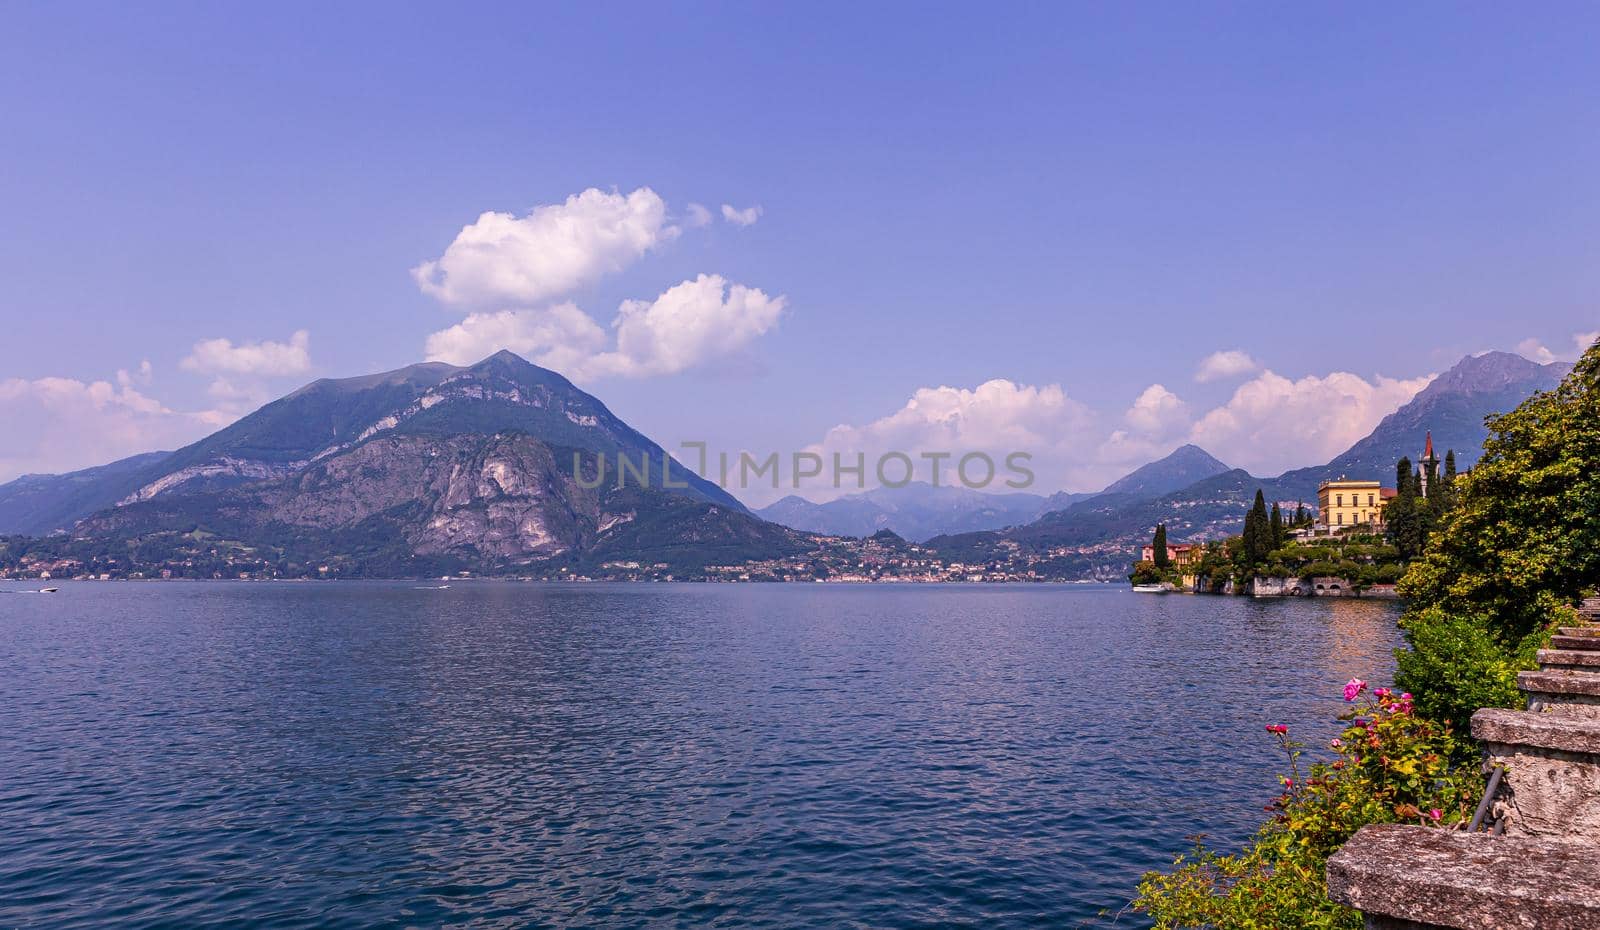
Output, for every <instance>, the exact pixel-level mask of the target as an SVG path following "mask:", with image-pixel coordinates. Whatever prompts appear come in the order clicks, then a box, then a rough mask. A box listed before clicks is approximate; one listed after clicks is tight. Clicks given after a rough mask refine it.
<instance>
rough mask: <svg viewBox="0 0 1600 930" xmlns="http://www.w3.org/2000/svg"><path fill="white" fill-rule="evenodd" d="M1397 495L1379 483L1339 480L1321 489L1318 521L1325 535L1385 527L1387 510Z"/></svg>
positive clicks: (1319, 487)
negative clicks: (1343, 530) (1384, 517)
mask: <svg viewBox="0 0 1600 930" xmlns="http://www.w3.org/2000/svg"><path fill="white" fill-rule="evenodd" d="M1392 496H1394V492H1393V491H1391V490H1389V489H1388V488H1385V487H1383V486H1382V485H1381V484H1380V483H1378V482H1376V481H1353V480H1351V479H1349V478H1338V479H1335V480H1333V481H1324V482H1322V484H1320V485H1318V486H1317V513H1318V516H1317V522H1318V523H1321V524H1322V526H1321V527H1320V529H1322V531H1323V532H1335V533H1336V532H1338V531H1339V530H1341V529H1344V528H1346V527H1352V526H1371V527H1378V526H1382V525H1383V508H1384V505H1385V504H1387V503H1389V498H1390V497H1392Z"/></svg>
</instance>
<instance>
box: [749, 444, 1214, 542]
mask: <svg viewBox="0 0 1600 930" xmlns="http://www.w3.org/2000/svg"><path fill="white" fill-rule="evenodd" d="M1227 470H1228V466H1226V465H1224V464H1222V463H1221V462H1219V461H1217V460H1216V459H1214V458H1212V457H1211V455H1210V454H1208V453H1207V452H1206V451H1205V450H1204V449H1201V448H1200V447H1199V446H1192V445H1189V446H1183V447H1182V448H1179V449H1177V450H1176V451H1174V452H1173V453H1172V454H1170V455H1168V456H1166V457H1165V458H1162V459H1160V460H1159V461H1155V462H1151V463H1149V464H1148V465H1144V466H1141V467H1140V468H1138V469H1136V470H1135V471H1133V472H1131V473H1129V474H1127V475H1124V476H1123V477H1122V478H1119V479H1118V480H1116V481H1114V482H1112V484H1111V485H1110V486H1109V487H1107V488H1106V489H1105V491H1103V492H1101V493H1102V494H1118V495H1125V496H1128V497H1133V498H1145V497H1155V496H1157V495H1160V494H1164V493H1166V492H1168V491H1172V490H1176V489H1178V488H1181V487H1184V486H1186V485H1189V484H1192V483H1194V482H1195V481H1196V480H1198V479H1200V478H1204V477H1207V476H1209V475H1214V474H1217V473H1218V472H1224V471H1227ZM1097 496H1098V495H1096V494H1092V493H1091V494H1083V493H1069V492H1066V491H1058V492H1057V493H1055V494H1052V495H1050V496H1049V497H1043V496H1041V495H1038V494H1027V493H1011V494H991V493H987V492H984V491H977V490H973V489H971V488H967V487H957V486H950V485H939V486H937V487H936V486H934V485H931V484H928V483H927V482H924V481H913V482H911V483H909V484H907V485H904V486H903V487H898V488H875V489H873V490H871V491H864V492H862V493H859V494H847V495H845V496H844V497H840V498H837V499H835V500H831V501H828V502H826V503H821V504H818V503H814V502H812V501H809V500H806V499H805V498H803V497H799V496H797V495H793V494H791V495H789V496H788V497H785V498H783V499H782V500H780V501H778V502H776V503H774V504H770V505H768V506H767V507H764V508H762V509H760V510H758V511H756V514H757V515H758V516H760V517H762V518H763V519H766V520H771V521H772V522H774V523H781V524H783V525H784V526H790V527H794V528H795V529H798V530H806V531H809V532H813V533H827V534H829V535H831V536H857V537H866V536H870V535H872V534H873V533H876V532H877V531H879V530H884V529H888V530H893V531H894V532H896V533H898V534H899V535H900V536H903V537H905V538H906V539H910V540H914V541H922V540H927V539H931V538H933V537H935V536H947V535H957V534H961V533H972V532H979V531H983V530H998V529H1002V528H1004V527H1008V526H1017V525H1020V524H1024V523H1028V522H1030V521H1033V520H1035V519H1038V518H1039V517H1040V516H1042V515H1043V514H1046V513H1049V512H1052V511H1058V510H1065V509H1066V508H1068V507H1071V506H1073V505H1074V504H1077V503H1079V502H1081V501H1085V500H1089V499H1090V498H1094V497H1097Z"/></svg>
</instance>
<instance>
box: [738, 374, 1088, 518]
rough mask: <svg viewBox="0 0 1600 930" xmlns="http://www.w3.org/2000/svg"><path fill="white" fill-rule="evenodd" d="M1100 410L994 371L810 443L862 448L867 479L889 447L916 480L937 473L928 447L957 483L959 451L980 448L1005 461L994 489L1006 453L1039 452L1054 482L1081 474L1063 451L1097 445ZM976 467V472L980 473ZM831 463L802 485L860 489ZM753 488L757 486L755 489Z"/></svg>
mask: <svg viewBox="0 0 1600 930" xmlns="http://www.w3.org/2000/svg"><path fill="white" fill-rule="evenodd" d="M1093 436H1094V415H1093V413H1091V412H1090V410H1089V409H1088V408H1087V407H1085V406H1084V405H1083V404H1082V403H1079V402H1078V401H1076V400H1074V399H1072V398H1071V397H1068V396H1067V393H1066V392H1065V391H1064V390H1062V388H1061V386H1060V385H1058V384H1048V385H1042V386H1040V385H1028V384H1020V383H1017V382H1014V381H1010V380H1007V379H1005V378H995V379H993V380H990V381H985V382H984V383H982V384H980V385H978V386H977V387H975V388H961V387H951V386H948V385H944V386H940V387H927V388H919V389H917V390H916V391H914V392H913V393H912V395H911V398H910V399H909V400H907V401H906V403H905V405H904V406H903V407H901V408H900V409H899V410H896V411H894V412H893V413H891V414H889V415H887V416H884V417H882V418H880V419H877V420H874V421H872V422H870V423H867V424H865V425H861V426H854V425H849V424H842V425H839V426H835V427H834V428H833V429H831V430H829V431H828V432H827V433H826V434H825V435H824V436H823V438H822V440H821V441H820V442H817V443H814V444H812V445H811V446H809V447H808V448H807V449H806V450H805V451H807V452H810V453H813V454H816V455H820V456H822V458H823V461H824V462H827V463H831V462H832V461H833V460H832V456H833V455H834V454H835V453H837V454H839V455H840V456H841V457H842V461H844V462H845V463H847V464H849V463H853V462H855V460H856V456H857V454H858V453H860V454H863V455H865V457H866V462H867V474H866V476H865V479H864V480H865V483H866V485H867V486H868V487H871V486H873V485H875V484H877V483H878V482H877V479H876V475H875V474H874V470H875V464H876V462H877V461H878V460H879V459H880V458H881V457H883V456H886V455H889V454H890V453H900V454H902V455H905V456H907V457H909V458H910V459H911V460H912V463H913V464H914V465H916V466H917V472H916V477H917V479H918V480H922V481H929V480H931V479H932V477H933V475H932V468H933V467H934V466H933V463H931V462H929V461H928V460H927V459H926V458H925V456H924V454H925V453H927V454H934V455H939V454H948V455H949V456H950V458H949V459H948V460H944V461H942V463H941V464H940V466H939V483H940V484H947V485H953V484H957V483H958V480H959V479H958V477H957V475H956V474H955V472H954V471H953V469H954V468H955V467H956V463H957V462H958V461H959V460H960V458H961V457H962V456H964V455H967V454H968V453H973V452H982V453H984V454H986V455H988V456H989V457H990V458H991V459H992V460H993V461H994V462H995V463H996V465H997V466H999V469H1000V470H999V472H998V475H999V477H998V478H997V479H996V482H995V484H994V485H993V486H991V487H989V488H988V490H991V491H1005V490H1008V488H1006V487H1005V486H1004V485H1003V484H1001V482H1003V481H1004V480H1005V478H1007V477H1012V473H1011V472H1009V471H1006V470H1005V469H1004V466H1005V461H1006V456H1008V455H1010V454H1011V453H1013V452H1026V453H1029V454H1030V455H1032V456H1033V459H1032V463H1031V465H1030V467H1031V468H1033V469H1034V470H1035V472H1036V474H1037V479H1038V480H1039V482H1041V484H1042V485H1044V486H1047V487H1050V488H1055V487H1059V486H1062V484H1064V483H1071V482H1072V481H1073V480H1074V479H1075V478H1076V477H1078V476H1076V475H1074V474H1072V473H1070V472H1069V473H1063V472H1062V469H1063V467H1067V466H1069V465H1070V458H1071V457H1070V456H1066V455H1064V454H1063V453H1064V452H1066V451H1067V450H1068V449H1071V448H1072V447H1074V446H1078V445H1080V444H1082V443H1084V442H1089V443H1090V444H1091V445H1092V442H1093ZM901 471H903V466H898V465H897V466H895V470H894V471H892V472H891V473H890V479H891V480H899V478H900V476H901ZM977 471H981V469H980V470H975V473H974V480H976V478H977V477H978V474H977ZM832 474H833V473H832V469H831V466H830V467H829V468H828V469H825V471H824V474H823V475H822V476H821V477H820V478H818V479H815V480H814V481H813V482H812V483H809V484H804V485H802V487H801V489H800V490H802V491H803V492H804V493H805V494H806V495H807V496H808V497H813V498H816V499H818V500H821V499H824V498H828V497H835V496H838V495H841V494H849V493H854V492H856V491H857V490H859V488H858V487H857V486H856V479H855V478H854V477H853V476H848V475H847V476H845V486H844V487H841V488H835V487H833V481H832ZM752 490H754V489H752Z"/></svg>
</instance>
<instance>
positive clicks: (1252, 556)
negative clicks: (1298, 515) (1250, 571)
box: [1244, 488, 1272, 566]
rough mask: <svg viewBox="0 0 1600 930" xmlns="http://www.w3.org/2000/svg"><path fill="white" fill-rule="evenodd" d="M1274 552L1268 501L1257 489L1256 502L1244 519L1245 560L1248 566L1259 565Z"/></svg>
mask: <svg viewBox="0 0 1600 930" xmlns="http://www.w3.org/2000/svg"><path fill="white" fill-rule="evenodd" d="M1271 551H1272V525H1271V523H1270V522H1269V519H1268V517H1267V499H1266V496H1265V495H1263V494H1262V493H1261V489H1260V488H1256V502H1255V503H1254V504H1253V505H1251V507H1250V512H1249V513H1247V514H1245V517H1244V560H1245V564H1246V565H1250V566H1255V565H1259V564H1260V563H1261V562H1262V561H1263V560H1265V559H1266V557H1267V553H1269V552H1271Z"/></svg>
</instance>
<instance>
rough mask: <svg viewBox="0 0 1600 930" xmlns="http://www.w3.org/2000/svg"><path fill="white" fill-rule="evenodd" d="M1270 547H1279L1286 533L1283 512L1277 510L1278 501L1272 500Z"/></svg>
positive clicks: (1281, 545) (1286, 535)
mask: <svg viewBox="0 0 1600 930" xmlns="http://www.w3.org/2000/svg"><path fill="white" fill-rule="evenodd" d="M1271 525H1272V548H1274V549H1281V548H1282V547H1283V542H1284V540H1285V539H1286V538H1287V537H1288V533H1287V532H1286V531H1285V530H1284V528H1283V513H1282V512H1281V511H1280V510H1278V502H1277V501H1273V502H1272V524H1271Z"/></svg>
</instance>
